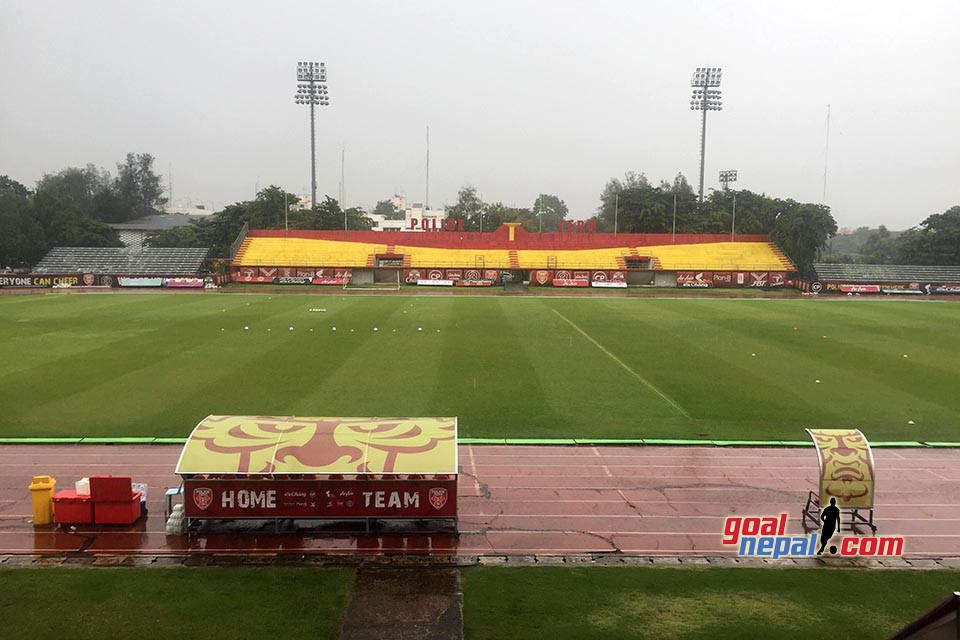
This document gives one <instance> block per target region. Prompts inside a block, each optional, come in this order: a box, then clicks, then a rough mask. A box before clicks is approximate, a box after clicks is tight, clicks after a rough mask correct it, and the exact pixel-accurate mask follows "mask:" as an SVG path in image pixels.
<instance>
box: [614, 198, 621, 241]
mask: <svg viewBox="0 0 960 640" xmlns="http://www.w3.org/2000/svg"><path fill="white" fill-rule="evenodd" d="M619 213H620V192H619V191H618V192H617V193H615V194H614V198H613V235H617V214H619Z"/></svg>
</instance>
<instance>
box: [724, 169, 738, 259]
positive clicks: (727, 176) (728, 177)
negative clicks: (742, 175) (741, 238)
mask: <svg viewBox="0 0 960 640" xmlns="http://www.w3.org/2000/svg"><path fill="white" fill-rule="evenodd" d="M736 181H737V172H736V171H735V170H730V169H728V170H727V171H721V172H720V184H722V185H723V191H724V193H726V192H727V191H728V189H729V187H728V185H729V184H730V183H731V182H736ZM736 239H737V192H736V191H734V192H733V219H732V220H731V221H730V242H734V241H735V240H736Z"/></svg>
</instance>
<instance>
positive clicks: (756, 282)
mask: <svg viewBox="0 0 960 640" xmlns="http://www.w3.org/2000/svg"><path fill="white" fill-rule="evenodd" d="M749 275H750V280H749V283H748V284H747V286H748V287H760V288H763V287H765V286H767V282H768V274H767V272H766V271H751V272H750V274H749Z"/></svg>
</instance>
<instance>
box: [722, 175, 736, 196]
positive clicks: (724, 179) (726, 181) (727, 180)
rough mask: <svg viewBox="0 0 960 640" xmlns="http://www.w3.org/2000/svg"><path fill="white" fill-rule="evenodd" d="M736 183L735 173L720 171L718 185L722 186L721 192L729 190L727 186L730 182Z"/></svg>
mask: <svg viewBox="0 0 960 640" xmlns="http://www.w3.org/2000/svg"><path fill="white" fill-rule="evenodd" d="M736 181H737V172H736V171H734V170H728V171H721V172H720V184H722V185H723V190H724V191H727V190H729V185H730V183H731V182H736Z"/></svg>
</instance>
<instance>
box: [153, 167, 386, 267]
mask: <svg viewBox="0 0 960 640" xmlns="http://www.w3.org/2000/svg"><path fill="white" fill-rule="evenodd" d="M298 203H299V198H297V196H295V195H294V194H292V193H289V192H285V191H284V190H283V189H281V188H280V187H277V186H275V185H271V186H269V187H267V188H266V189H261V190H260V191H259V192H258V193H257V195H256V197H255V198H254V199H253V200H247V201H245V202H236V203H234V204H231V205H228V206H226V207H224V208H223V209H222V210H221V211H217V212H216V213H214V214H211V215H209V216H206V217H205V218H202V219H200V220H196V221H191V223H190V224H189V225H184V226H181V227H176V228H174V229H170V230H168V231H162V232H159V233H156V234H154V235H151V236H150V237H149V238H148V239H147V241H146V244H147V245H148V246H152V247H210V248H211V255H212V256H218V257H229V256H230V245H231V244H232V243H233V241H234V240H236V238H237V235H238V234H239V233H240V231H241V229H243V225H244V224H248V225H250V228H252V229H284V228H286V229H298V230H299V229H320V230H324V229H326V230H333V229H344V228H346V229H347V230H350V231H358V230H368V229H372V228H373V222H372V221H371V220H370V218H369V217H367V214H366V212H364V211H363V210H362V209H360V208H359V207H350V208H347V209H341V208H340V204H339V203H338V202H337V201H336V200H334V199H333V198H331V197H330V196H326V197H325V198H324V200H323V202H320V203H319V204H318V205H317V206H315V207H314V208H313V209H299V210H298V209H296V206H297V204H298Z"/></svg>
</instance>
